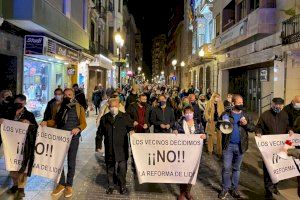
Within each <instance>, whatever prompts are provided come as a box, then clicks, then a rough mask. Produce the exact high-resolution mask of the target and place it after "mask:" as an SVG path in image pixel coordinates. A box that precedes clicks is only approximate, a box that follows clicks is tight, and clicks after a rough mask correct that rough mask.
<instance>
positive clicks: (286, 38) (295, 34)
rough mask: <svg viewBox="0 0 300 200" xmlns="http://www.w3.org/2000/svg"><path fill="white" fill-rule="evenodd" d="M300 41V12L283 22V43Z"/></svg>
mask: <svg viewBox="0 0 300 200" xmlns="http://www.w3.org/2000/svg"><path fill="white" fill-rule="evenodd" d="M299 41H300V14H299V15H296V16H294V17H291V18H290V19H288V20H286V21H284V22H283V23H282V44H292V43H295V42H299Z"/></svg>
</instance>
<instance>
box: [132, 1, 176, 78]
mask: <svg viewBox="0 0 300 200" xmlns="http://www.w3.org/2000/svg"><path fill="white" fill-rule="evenodd" d="M173 2H174V0H173V1H172V0H128V7H129V11H130V13H131V14H133V16H134V18H135V22H136V25H137V27H138V28H139V29H140V30H141V33H142V42H143V45H144V58H143V59H144V71H145V73H146V74H147V75H148V76H149V75H150V73H151V72H150V70H151V69H150V68H151V65H152V63H151V48H152V39H153V37H155V36H157V35H159V34H161V33H167V31H168V18H169V16H170V8H171V7H172V3H173ZM146 66H147V67H146ZM147 68H148V70H147ZM148 78H150V77H148Z"/></svg>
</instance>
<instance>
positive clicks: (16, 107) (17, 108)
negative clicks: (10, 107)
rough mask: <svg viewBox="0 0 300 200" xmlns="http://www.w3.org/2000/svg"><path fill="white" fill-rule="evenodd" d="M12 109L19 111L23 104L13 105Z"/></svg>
mask: <svg viewBox="0 0 300 200" xmlns="http://www.w3.org/2000/svg"><path fill="white" fill-rule="evenodd" d="M14 108H15V109H16V110H19V109H21V108H23V104H22V103H14Z"/></svg>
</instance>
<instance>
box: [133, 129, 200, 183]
mask: <svg viewBox="0 0 300 200" xmlns="http://www.w3.org/2000/svg"><path fill="white" fill-rule="evenodd" d="M130 142H131V148H132V152H133V157H134V162H135V165H136V169H137V175H138V179H139V183H141V184H142V183H190V184H195V183H196V179H197V174H198V168H199V164H200V160H201V154H202V147H203V140H202V139H200V136H199V135H185V134H178V135H175V134H165V133H155V134H148V133H147V134H138V133H135V134H133V135H131V136H130Z"/></svg>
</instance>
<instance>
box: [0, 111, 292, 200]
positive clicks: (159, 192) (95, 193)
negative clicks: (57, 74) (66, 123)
mask: <svg viewBox="0 0 300 200" xmlns="http://www.w3.org/2000/svg"><path fill="white" fill-rule="evenodd" d="M95 132H96V126H95V117H94V116H92V117H89V118H88V128H87V129H86V130H85V131H84V132H83V133H82V142H81V144H80V149H79V151H78V156H77V167H76V175H75V183H74V195H73V198H72V199H82V200H87V199H89V200H92V199H161V200H163V199H176V196H177V195H178V193H179V187H178V186H177V185H175V184H143V185H139V184H138V181H137V179H134V177H133V173H132V171H131V167H130V165H128V166H129V169H128V174H127V181H128V182H127V187H128V189H129V191H130V195H129V196H122V195H120V194H119V193H118V191H117V190H116V191H115V192H114V194H113V195H110V196H108V195H106V194H105V189H106V172H105V163H104V157H103V154H102V153H95V145H94V138H95ZM1 155H3V153H1ZM1 157H2V158H1V162H0V164H1V167H0V185H1V189H0V194H1V195H0V199H1V200H2V199H3V200H4V199H5V200H6V199H7V200H10V199H13V196H8V195H7V194H6V190H7V188H8V186H9V185H10V184H11V182H10V178H9V177H8V173H7V172H6V171H5V170H4V167H5V166H4V159H3V156H1ZM261 165H262V162H261V159H260V156H259V153H258V149H257V147H256V145H255V143H254V138H253V137H251V144H250V149H249V151H248V152H247V153H246V155H245V159H244V162H243V165H242V172H241V180H240V190H241V192H242V193H243V194H244V196H245V197H246V199H263V198H264V187H263V179H262V169H261ZM220 166H221V163H220V162H219V161H218V159H217V158H216V157H214V156H213V157H211V156H209V155H208V154H207V153H206V152H203V156H202V161H201V165H200V170H199V174H198V181H197V184H196V185H195V186H194V187H193V188H192V194H193V196H194V198H195V199H205V200H209V199H217V197H218V192H219V190H220V189H221V187H220V181H221V168H220ZM65 167H66V165H65ZM296 186H297V183H296V179H291V180H288V181H283V182H282V183H280V184H279V188H280V190H281V193H282V194H284V195H290V196H289V197H286V198H284V197H277V199H280V200H281V199H282V200H284V199H289V200H292V199H293V198H292V197H295V196H296V189H295V188H296ZM53 187H54V183H53V182H52V181H49V180H47V179H44V178H41V177H37V176H33V177H30V178H29V181H28V185H27V187H26V198H25V199H28V200H48V199H53V198H51V191H52V189H53ZM287 188H294V189H288V190H286V189H287ZM59 199H60V200H63V199H65V198H64V197H63V196H61V197H59ZM227 199H232V198H231V197H230V195H229V196H228V198H227ZM294 199H297V198H294Z"/></svg>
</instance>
